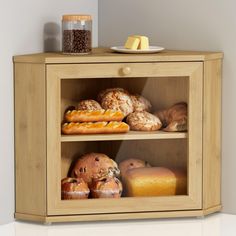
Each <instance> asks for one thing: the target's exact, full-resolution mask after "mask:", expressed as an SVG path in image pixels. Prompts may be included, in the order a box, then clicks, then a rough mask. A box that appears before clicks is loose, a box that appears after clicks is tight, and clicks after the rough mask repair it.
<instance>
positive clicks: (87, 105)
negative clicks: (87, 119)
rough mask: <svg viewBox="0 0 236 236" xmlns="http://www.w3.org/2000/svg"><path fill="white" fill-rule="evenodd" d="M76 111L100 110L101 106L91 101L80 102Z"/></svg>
mask: <svg viewBox="0 0 236 236" xmlns="http://www.w3.org/2000/svg"><path fill="white" fill-rule="evenodd" d="M78 110H90V111H94V110H102V107H101V105H100V104H99V103H98V102H97V101H95V100H92V99H87V100H82V101H80V102H79V103H78Z"/></svg>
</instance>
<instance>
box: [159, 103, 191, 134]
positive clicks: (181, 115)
mask: <svg viewBox="0 0 236 236" xmlns="http://www.w3.org/2000/svg"><path fill="white" fill-rule="evenodd" d="M155 115H156V116H157V117H158V118H159V119H160V120H161V122H162V124H163V128H164V129H163V130H164V131H186V130H187V120H188V111H187V103H185V102H180V103H177V104H175V105H173V106H172V107H170V108H169V109H166V110H162V111H158V112H156V113H155Z"/></svg>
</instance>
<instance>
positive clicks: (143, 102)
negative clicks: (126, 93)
mask: <svg viewBox="0 0 236 236" xmlns="http://www.w3.org/2000/svg"><path fill="white" fill-rule="evenodd" d="M130 98H131V100H132V102H133V107H134V111H151V107H152V105H151V103H150V102H149V101H148V100H147V99H146V98H144V97H143V96H141V95H138V94H136V95H130Z"/></svg>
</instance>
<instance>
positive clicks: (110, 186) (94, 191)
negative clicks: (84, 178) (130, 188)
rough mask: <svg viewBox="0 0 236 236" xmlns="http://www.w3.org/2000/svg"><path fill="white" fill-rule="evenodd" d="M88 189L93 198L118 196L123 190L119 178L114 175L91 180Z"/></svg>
mask: <svg viewBox="0 0 236 236" xmlns="http://www.w3.org/2000/svg"><path fill="white" fill-rule="evenodd" d="M90 189H91V196H92V197H93V198H119V197H121V194H122V190H123V188H122V184H121V182H120V180H119V179H118V178H116V177H105V178H101V179H98V180H93V181H92V185H91V187H90Z"/></svg>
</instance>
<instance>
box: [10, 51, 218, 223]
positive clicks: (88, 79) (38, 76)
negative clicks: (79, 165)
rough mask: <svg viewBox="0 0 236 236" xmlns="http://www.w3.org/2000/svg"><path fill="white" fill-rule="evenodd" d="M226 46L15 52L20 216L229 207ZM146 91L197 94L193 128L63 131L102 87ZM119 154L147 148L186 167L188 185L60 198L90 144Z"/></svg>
mask: <svg viewBox="0 0 236 236" xmlns="http://www.w3.org/2000/svg"><path fill="white" fill-rule="evenodd" d="M221 62H222V53H212V52H184V51H167V50H166V51H164V52H161V53H157V54H145V55H125V54H116V53H111V52H110V51H109V50H107V49H94V51H93V53H92V54H91V55H86V56H68V55H62V54H60V53H58V54H57V53H54V54H53V53H43V54H33V55H23V56H15V57H14V71H15V177H16V188H15V191H16V209H15V217H16V219H21V220H32V221H41V222H63V221H91V220H118V219H141V218H142V219H144V218H161V217H186V216H202V215H206V214H209V213H212V212H216V211H219V210H220V209H221V198H220V190H221V188H220V176H221V170H220V168H221ZM109 87H123V88H126V89H128V90H129V91H131V92H132V93H140V94H142V95H144V96H145V97H147V98H148V99H149V100H150V101H151V102H152V104H153V110H157V109H162V108H167V107H169V106H171V105H173V104H174V103H176V102H179V101H185V102H187V103H188V132H173V133H171V132H163V131H155V132H138V131H130V132H129V133H127V134H110V135H104V134H101V135H100V134H97V135H61V122H62V119H63V114H64V111H65V109H66V108H67V107H68V106H71V105H75V104H76V103H77V102H78V100H80V99H87V98H95V97H96V95H97V94H98V92H99V91H100V90H101V89H105V88H109ZM91 151H96V152H104V153H106V154H108V155H109V156H111V157H113V158H114V159H115V160H116V161H118V162H119V161H121V160H124V159H126V158H128V157H130V156H132V157H136V156H138V155H139V156H140V155H141V156H142V157H143V158H145V159H146V160H147V161H148V162H150V163H151V164H152V165H153V166H165V167H181V168H185V169H186V170H187V173H188V175H187V178H188V189H187V194H186V195H176V196H165V197H139V198H134V197H124V198H120V199H88V200H67V201H65V200H61V185H60V183H61V179H62V178H64V177H66V176H67V173H68V170H69V168H70V165H71V163H72V161H73V160H74V159H75V158H77V157H78V156H79V155H81V154H83V153H86V152H91Z"/></svg>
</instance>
